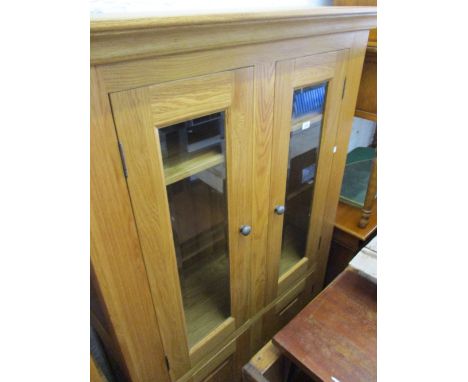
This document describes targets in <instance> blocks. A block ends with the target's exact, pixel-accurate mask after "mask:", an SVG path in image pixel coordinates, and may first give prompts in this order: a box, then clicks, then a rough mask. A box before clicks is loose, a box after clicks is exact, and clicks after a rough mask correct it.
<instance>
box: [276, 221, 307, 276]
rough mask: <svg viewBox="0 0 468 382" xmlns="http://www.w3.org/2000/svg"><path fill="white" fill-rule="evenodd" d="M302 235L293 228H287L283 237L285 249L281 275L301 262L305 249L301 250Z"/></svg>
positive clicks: (281, 260)
mask: <svg viewBox="0 0 468 382" xmlns="http://www.w3.org/2000/svg"><path fill="white" fill-rule="evenodd" d="M301 237H302V235H300V234H298V232H297V229H296V228H295V227H292V226H288V227H286V231H285V233H284V237H283V248H282V251H281V257H280V264H279V268H280V269H279V275H280V276H281V275H282V274H284V273H285V272H286V271H287V270H288V269H290V268H291V267H292V266H293V265H294V264H296V263H297V262H299V261H300V260H301V259H302V257H303V256H304V250H305V243H302V244H303V245H304V248H300V245H301V243H300V239H301Z"/></svg>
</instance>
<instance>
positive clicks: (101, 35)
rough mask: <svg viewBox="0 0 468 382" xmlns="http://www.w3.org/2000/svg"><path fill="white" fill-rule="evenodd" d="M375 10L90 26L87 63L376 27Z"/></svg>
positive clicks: (124, 21) (342, 9) (201, 17)
mask: <svg viewBox="0 0 468 382" xmlns="http://www.w3.org/2000/svg"><path fill="white" fill-rule="evenodd" d="M376 16H377V8H376V7H319V8H308V9H303V10H293V11H277V12H256V13H233V14H220V15H194V16H175V17H140V18H132V19H113V20H92V21H91V64H92V65H97V64H106V63H113V62H119V61H128V60H134V59H140V58H147V57H155V56H163V55H169V54H177V53H187V52H194V51H199V50H207V49H217V48H223V47H231V46H236V45H245V44H255V43H262V42H268V41H275V40H286V39H291V38H301V37H307V36H314V35H325V34H331V33H342V32H349V31H357V30H366V29H371V28H375V27H376V26H377V17H376Z"/></svg>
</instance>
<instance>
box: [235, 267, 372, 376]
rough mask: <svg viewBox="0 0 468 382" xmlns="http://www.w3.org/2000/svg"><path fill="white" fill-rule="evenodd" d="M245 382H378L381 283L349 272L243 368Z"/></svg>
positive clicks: (328, 288) (310, 304)
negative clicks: (378, 294)
mask: <svg viewBox="0 0 468 382" xmlns="http://www.w3.org/2000/svg"><path fill="white" fill-rule="evenodd" d="M243 377H244V381H245V382H280V381H281V382H282V381H291V382H293V381H294V382H299V381H311V380H312V381H349V382H375V381H376V380H377V284H376V283H374V282H372V281H370V280H369V279H368V278H366V277H364V276H363V275H361V274H360V273H359V272H358V271H356V270H355V269H353V268H352V267H348V268H347V269H346V270H345V271H344V272H343V273H342V274H341V275H340V276H339V277H337V278H336V279H335V280H334V281H333V283H332V284H330V285H329V286H328V287H327V288H326V289H325V290H323V291H322V293H320V294H319V296H318V297H317V298H316V299H314V300H313V301H312V302H310V303H309V304H308V305H307V306H306V307H305V308H304V309H303V310H302V311H301V312H300V313H299V314H298V315H297V316H296V317H294V318H293V319H292V320H291V322H289V323H288V324H287V325H286V326H285V327H284V328H283V329H281V330H280V331H279V332H278V333H277V334H275V336H274V337H273V340H272V341H270V342H269V343H268V344H267V345H265V347H264V348H262V349H261V350H260V351H259V352H258V353H257V354H256V355H255V356H254V357H253V358H252V359H251V360H250V361H249V363H248V364H246V365H245V366H244V368H243Z"/></svg>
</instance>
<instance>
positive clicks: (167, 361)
mask: <svg viewBox="0 0 468 382" xmlns="http://www.w3.org/2000/svg"><path fill="white" fill-rule="evenodd" d="M164 360H165V361H166V367H167V370H170V369H171V368H170V366H169V360H168V359H167V355H165V356H164Z"/></svg>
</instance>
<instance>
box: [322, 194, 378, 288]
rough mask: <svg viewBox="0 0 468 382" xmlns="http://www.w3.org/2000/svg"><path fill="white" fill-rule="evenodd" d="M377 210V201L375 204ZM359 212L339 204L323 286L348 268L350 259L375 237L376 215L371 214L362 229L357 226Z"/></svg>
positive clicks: (359, 216)
mask: <svg viewBox="0 0 468 382" xmlns="http://www.w3.org/2000/svg"><path fill="white" fill-rule="evenodd" d="M375 209H377V201H376V202H375ZM361 215H362V213H361V210H359V209H357V208H354V207H352V206H350V205H348V204H345V203H342V202H340V203H339V204H338V208H337V211H336V219H335V228H334V230H333V238H332V243H331V246H330V254H329V256H328V265H327V272H326V277H325V285H328V284H329V283H330V282H332V281H333V280H334V279H335V277H337V276H338V275H339V274H340V273H341V272H343V271H344V270H345V269H346V267H347V266H348V264H349V262H350V261H351V259H352V258H353V257H354V256H355V255H356V253H358V252H359V251H360V250H361V248H363V247H365V246H366V245H367V243H369V242H370V241H371V240H372V239H373V238H374V237H375V235H377V214H376V213H374V214H371V216H370V220H369V223H368V224H367V225H366V227H364V228H360V227H358V226H357V224H356V221H359V219H360V218H361Z"/></svg>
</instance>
